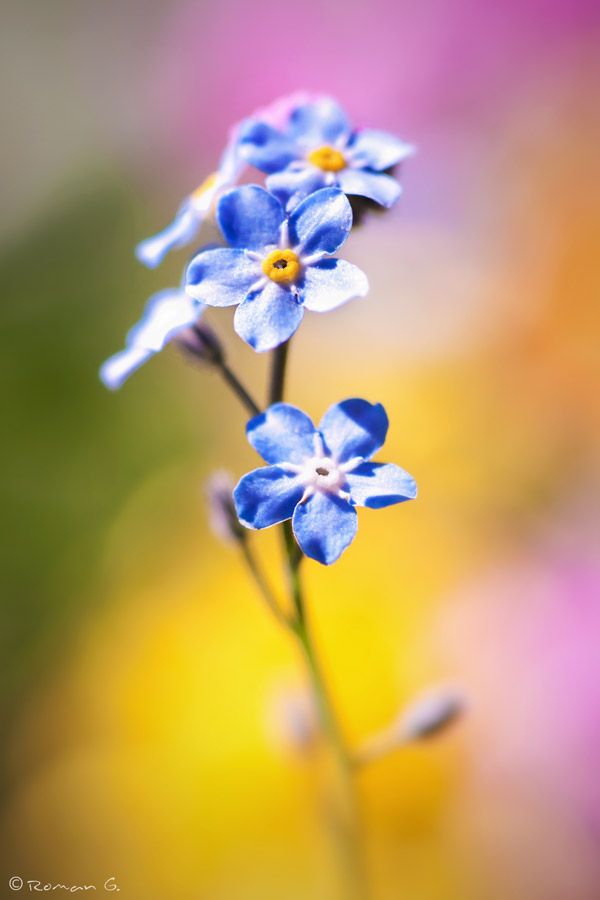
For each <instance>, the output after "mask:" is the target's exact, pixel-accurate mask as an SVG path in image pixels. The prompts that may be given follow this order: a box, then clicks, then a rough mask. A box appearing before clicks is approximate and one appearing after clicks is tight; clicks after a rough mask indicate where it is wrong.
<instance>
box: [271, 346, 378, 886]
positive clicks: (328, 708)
mask: <svg viewBox="0 0 600 900" xmlns="http://www.w3.org/2000/svg"><path fill="white" fill-rule="evenodd" d="M289 343H290V342H289V341H287V342H286V343H285V344H281V345H280V346H279V347H277V348H276V349H275V350H274V352H273V356H272V368H271V380H270V385H269V404H271V403H278V402H280V401H281V400H282V399H283V395H284V389H285V375H286V367H287V360H288V351H289ZM281 532H282V537H283V547H284V557H285V560H286V570H287V578H288V583H289V588H290V595H291V599H292V603H293V609H294V619H293V621H290V622H288V628H289V630H290V631H291V632H292V633H293V634H294V636H295V638H296V640H297V642H298V646H299V648H300V650H301V652H302V655H303V657H304V660H305V662H306V666H307V669H308V674H309V677H310V682H311V687H312V693H313V696H314V700H315V707H316V711H317V714H318V716H319V721H320V724H321V728H322V731H323V735H324V736H325V738H326V740H327V742H328V745H329V747H330V750H331V754H332V757H333V762H334V776H333V784H332V785H331V787H332V788H333V790H332V794H333V806H334V807H335V808H332V809H331V820H332V824H333V825H334V833H335V836H336V838H337V840H338V844H339V851H340V860H341V864H342V870H343V876H344V880H345V881H346V890H345V892H344V898H345V900H350V898H354V900H367V898H368V893H369V891H368V884H367V879H366V873H365V867H364V859H363V849H362V834H361V831H362V829H361V825H360V815H359V808H358V802H357V795H356V784H355V780H354V770H353V761H352V756H351V754H350V752H349V750H348V748H347V746H346V741H345V740H344V736H343V733H342V730H341V728H340V725H339V722H338V719H337V716H336V713H335V709H334V706H333V703H332V700H331V697H330V694H329V690H328V688H327V684H326V682H325V678H324V676H323V671H322V668H321V664H320V662H319V658H318V655H317V652H316V649H315V646H314V643H313V640H312V635H311V632H310V628H309V625H308V621H307V615H306V604H305V601H304V592H303V588H302V582H301V578H300V565H301V563H302V560H303V559H304V554H303V553H302V551H301V550H300V548H299V546H298V544H297V543H296V539H295V537H294V532H293V529H292V523H291V521H289V520H288V521H286V522H284V523H283V524H282V526H281Z"/></svg>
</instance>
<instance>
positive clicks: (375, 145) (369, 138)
mask: <svg viewBox="0 0 600 900" xmlns="http://www.w3.org/2000/svg"><path fill="white" fill-rule="evenodd" d="M414 152H415V148H414V147H413V146H412V144H407V143H406V142H405V141H401V140H400V139H399V138H397V137H394V135H393V134H387V132H385V131H376V130H375V129H374V128H364V129H363V130H362V131H359V132H358V133H357V134H356V136H355V137H354V138H353V140H352V143H351V145H350V147H349V148H348V154H349V156H350V157H351V158H352V160H353V161H354V162H355V163H356V164H357V165H361V166H364V167H366V168H368V169H376V170H377V171H379V172H381V171H382V170H383V169H389V168H390V166H395V165H397V164H398V163H399V162H402V160H403V159H406V158H407V157H408V156H411V155H412V154H413V153H414Z"/></svg>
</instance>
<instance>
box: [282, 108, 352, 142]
mask: <svg viewBox="0 0 600 900" xmlns="http://www.w3.org/2000/svg"><path fill="white" fill-rule="evenodd" d="M350 128H351V126H350V122H349V121H348V118H347V116H346V113H345V112H344V110H343V109H342V108H341V106H340V105H339V104H338V103H336V102H335V100H332V99H331V98H330V97H323V98H322V99H320V100H316V101H315V102H314V103H307V104H306V106H300V107H299V108H298V109H296V110H294V112H293V113H292V115H291V116H290V127H289V133H290V134H291V135H293V136H294V137H296V138H297V139H299V140H301V141H302V142H303V143H306V144H307V145H310V146H318V145H319V144H335V143H337V142H338V141H340V140H343V139H344V138H347V137H348V136H349V134H350Z"/></svg>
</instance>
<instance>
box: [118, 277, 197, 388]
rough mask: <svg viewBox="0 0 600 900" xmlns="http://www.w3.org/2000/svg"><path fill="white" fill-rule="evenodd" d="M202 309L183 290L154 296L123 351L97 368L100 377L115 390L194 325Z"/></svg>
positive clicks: (129, 334)
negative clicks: (170, 342)
mask: <svg viewBox="0 0 600 900" xmlns="http://www.w3.org/2000/svg"><path fill="white" fill-rule="evenodd" d="M204 309H205V307H204V304H203V303H200V302H199V301H198V300H194V299H193V298H192V297H190V296H188V294H186V293H185V291H184V289H183V287H179V288H167V289H166V290H164V291H159V292H158V293H157V294H153V296H152V297H150V299H149V300H148V302H147V304H146V308H145V310H144V315H143V316H142V318H141V319H140V321H139V322H138V323H137V324H136V325H134V326H133V328H132V329H131V331H130V332H129V333H128V334H127V337H126V339H125V344H126V346H125V349H124V350H121V351H120V352H119V353H116V354H115V355H114V356H111V357H110V359H107V360H106V362H105V363H104V364H103V365H102V367H101V369H100V378H101V379H102V381H103V382H104V384H105V385H106V387H107V388H110V390H112V391H115V390H117V388H120V387H121V385H122V384H123V382H124V381H126V380H127V379H128V378H129V376H130V375H131V374H132V373H133V372H135V370H136V369H139V367H140V366H141V365H143V364H144V363H145V362H147V360H149V359H150V357H152V356H154V354H155V353H158V352H159V351H160V350H162V349H163V347H165V346H166V344H168V343H169V341H172V340H173V338H176V337H177V336H178V335H179V334H180V333H181V332H183V331H185V329H187V328H190V327H191V326H192V325H195V324H196V322H198V320H199V319H200V316H201V315H202V312H203V311H204Z"/></svg>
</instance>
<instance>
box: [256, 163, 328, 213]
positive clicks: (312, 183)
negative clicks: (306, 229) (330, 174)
mask: <svg viewBox="0 0 600 900" xmlns="http://www.w3.org/2000/svg"><path fill="white" fill-rule="evenodd" d="M267 187H268V188H269V190H270V191H271V193H272V194H275V196H276V197H277V199H278V200H280V201H281V202H282V203H283V205H284V206H285V207H286V208H287V209H293V208H294V207H295V206H297V204H298V203H299V201H300V200H304V198H305V197H308V195H309V194H312V193H313V192H314V191H318V190H319V188H322V187H326V177H325V172H322V171H321V170H320V169H316V168H315V167H314V166H311V165H308V163H307V164H306V165H303V166H301V167H298V168H296V167H294V166H292V167H290V168H289V169H284V170H283V171H282V172H276V173H275V174H274V175H269V177H268V178H267Z"/></svg>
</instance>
